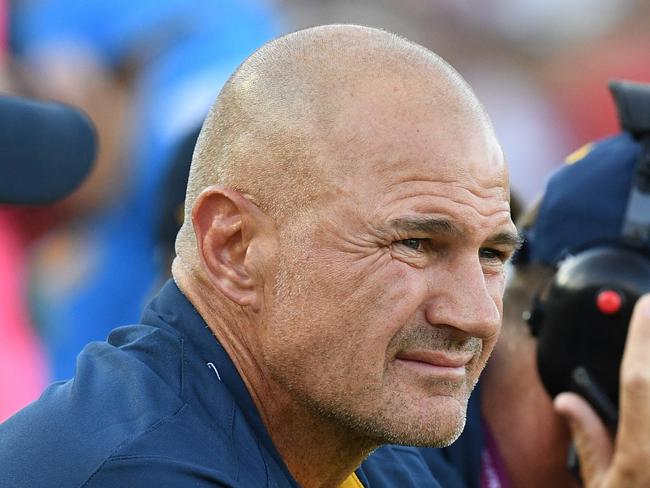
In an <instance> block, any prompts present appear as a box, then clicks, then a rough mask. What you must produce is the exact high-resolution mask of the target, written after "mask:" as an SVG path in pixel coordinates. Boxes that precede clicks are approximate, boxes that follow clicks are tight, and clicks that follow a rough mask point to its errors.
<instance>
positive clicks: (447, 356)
mask: <svg viewBox="0 0 650 488" xmlns="http://www.w3.org/2000/svg"><path fill="white" fill-rule="evenodd" d="M473 357H474V353H473V352H450V351H424V350H421V351H403V352H400V353H399V354H397V355H396V356H395V359H396V360H397V361H400V362H404V363H406V364H410V365H411V366H415V367H420V368H425V369H426V370H428V371H429V372H431V373H440V374H453V375H458V374H462V375H464V374H465V366H466V365H467V363H469V362H470V361H471V360H472V358H473Z"/></svg>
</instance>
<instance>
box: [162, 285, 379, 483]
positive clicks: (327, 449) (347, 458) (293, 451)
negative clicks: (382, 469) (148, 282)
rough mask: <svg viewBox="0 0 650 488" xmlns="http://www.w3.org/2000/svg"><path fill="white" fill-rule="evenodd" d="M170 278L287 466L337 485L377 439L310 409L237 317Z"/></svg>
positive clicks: (303, 477) (307, 478)
mask: <svg viewBox="0 0 650 488" xmlns="http://www.w3.org/2000/svg"><path fill="white" fill-rule="evenodd" d="M174 278H175V280H176V283H177V284H178V286H179V287H180V288H181V290H182V291H183V293H184V294H185V295H186V296H187V298H188V299H189V300H190V301H191V302H192V304H193V305H194V307H195V308H196V309H197V310H198V312H199V313H200V314H201V316H202V317H203V319H204V320H205V321H206V323H207V324H208V326H209V327H210V329H211V330H212V332H213V334H214V335H215V336H216V337H217V338H218V339H219V342H220V343H221V345H222V346H223V348H224V350H225V351H226V352H227V353H228V356H229V357H230V360H231V361H232V362H233V364H234V365H235V367H236V369H237V371H238V372H239V375H240V376H241V379H242V381H243V382H244V384H245V385H246V388H247V390H248V392H249V394H250V396H251V398H252V400H253V403H254V404H255V407H256V408H257V411H258V413H259V414H260V417H261V419H262V421H263V423H264V425H265V426H266V428H267V430H268V432H269V434H270V436H271V439H272V440H273V444H274V445H275V447H276V449H277V450H278V452H279V454H280V456H281V457H282V459H283V461H284V462H285V464H286V466H287V468H288V469H289V472H290V473H291V474H292V476H293V477H294V478H295V479H296V481H297V482H298V484H300V486H302V487H304V488H320V487H333V486H339V485H340V484H341V483H343V481H344V480H345V479H346V478H347V477H348V476H349V475H350V474H351V473H352V472H353V471H354V470H355V469H356V468H357V467H358V466H359V465H360V464H361V462H362V461H363V459H364V458H365V456H367V455H368V454H369V453H370V452H371V451H372V449H374V448H376V447H377V445H375V444H373V445H369V443H368V442H367V441H365V440H363V439H360V438H358V437H355V436H350V435H349V434H348V432H347V431H346V430H345V429H343V428H342V427H341V426H340V425H339V424H338V423H336V422H334V421H331V420H329V419H327V418H324V417H323V416H321V415H318V414H316V413H315V412H314V411H313V410H312V409H310V408H308V407H307V405H306V404H305V403H304V402H302V401H299V400H297V399H296V398H295V395H293V394H292V393H291V392H290V391H289V390H288V389H287V388H285V387H283V386H281V385H279V384H278V383H277V382H275V381H274V380H273V379H272V378H271V376H270V375H269V374H268V371H267V370H266V368H265V367H264V365H263V364H262V363H261V362H260V360H261V359H262V357H263V355H262V354H261V352H260V348H259V345H258V343H257V339H256V338H255V337H254V336H252V337H251V334H247V333H246V330H247V329H248V330H250V327H248V328H247V327H246V325H245V324H243V323H242V321H241V320H235V319H234V318H231V319H229V318H228V316H229V314H228V313H222V312H223V311H221V310H215V305H214V304H215V300H214V298H212V299H210V300H208V299H207V298H206V296H205V293H203V292H202V290H200V289H198V286H197V285H196V284H195V283H193V282H192V280H190V279H187V277H186V276H182V275H180V276H179V275H176V274H175V276H174Z"/></svg>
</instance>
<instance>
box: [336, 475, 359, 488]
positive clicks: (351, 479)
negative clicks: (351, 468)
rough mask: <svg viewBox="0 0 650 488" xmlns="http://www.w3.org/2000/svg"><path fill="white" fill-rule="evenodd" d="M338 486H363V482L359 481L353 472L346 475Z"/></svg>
mask: <svg viewBox="0 0 650 488" xmlns="http://www.w3.org/2000/svg"><path fill="white" fill-rule="evenodd" d="M339 488H364V487H363V484H361V481H359V478H357V475H356V474H355V473H352V474H351V475H350V476H348V477H347V478H346V479H345V481H344V482H343V483H341V485H340V486H339Z"/></svg>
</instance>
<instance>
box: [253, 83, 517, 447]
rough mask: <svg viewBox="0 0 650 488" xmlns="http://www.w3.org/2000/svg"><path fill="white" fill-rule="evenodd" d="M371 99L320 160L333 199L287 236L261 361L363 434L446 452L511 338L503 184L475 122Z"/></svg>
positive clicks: (349, 109)
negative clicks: (505, 310) (329, 166)
mask: <svg viewBox="0 0 650 488" xmlns="http://www.w3.org/2000/svg"><path fill="white" fill-rule="evenodd" d="M386 83H387V82H386ZM387 89H390V87H375V91H377V90H378V91H380V92H382V93H383V92H385V90H387ZM372 93H373V90H367V91H366V92H365V94H361V93H357V94H353V95H356V96H352V97H351V99H350V100H349V103H346V104H345V105H344V106H346V109H345V110H343V112H342V113H341V114H340V123H339V124H337V127H338V128H339V130H340V134H334V135H333V136H332V141H333V143H332V146H331V147H332V149H331V150H328V149H324V154H323V157H326V158H331V157H336V158H338V162H339V163H340V167H339V168H338V169H336V170H334V171H333V174H334V175H335V176H334V184H333V185H332V188H333V189H332V191H330V192H329V194H328V196H327V197H323V198H322V199H321V201H320V202H319V203H318V205H317V206H316V210H314V211H310V210H307V211H305V212H300V213H299V214H298V216H297V217H295V218H290V219H288V220H287V222H285V223H282V224H281V231H280V234H281V256H280V259H279V273H278V277H277V280H276V287H275V294H274V295H275V296H274V300H273V305H272V312H271V314H272V316H271V321H270V324H269V334H268V336H269V337H268V341H267V344H266V350H265V360H266V363H267V364H268V365H269V368H270V370H271V372H272V374H273V376H274V378H275V379H276V381H278V382H279V383H281V384H283V385H284V386H285V387H286V388H287V389H288V390H289V391H290V392H291V394H292V395H293V396H294V397H295V398H296V399H297V400H298V401H300V402H302V403H304V404H305V405H307V406H308V407H309V408H310V409H311V410H312V411H313V412H315V413H317V414H318V415H320V416H324V417H327V418H329V419H330V420H332V421H334V422H337V423H339V424H340V425H341V426H343V427H344V428H345V429H347V430H348V431H350V432H352V433H354V434H356V435H358V436H359V437H365V438H369V439H372V440H373V441H376V442H377V443H378V444H379V443H406V444H414V445H433V446H438V445H446V444H448V443H450V442H451V441H453V440H454V439H455V438H456V437H457V435H458V434H460V431H461V430H462V428H463V426H464V419H465V410H466V404H467V399H468V396H469V394H470V392H471V390H472V388H473V387H474V385H475V383H476V381H477V379H478V376H479V374H480V372H481V370H482V369H483V366H484V365H485V362H486V360H487V358H488V356H489V354H490V352H491V351H492V348H493V346H494V343H495V341H496V339H497V335H498V332H499V328H500V321H501V313H502V304H501V297H502V293H503V286H504V274H503V264H504V261H505V260H506V259H507V257H508V256H509V255H510V254H511V252H512V250H513V247H514V244H515V242H516V233H515V229H514V226H513V225H512V222H511V220H510V214H509V206H508V201H507V198H508V193H507V175H506V171H505V168H504V164H503V161H502V155H501V152H500V149H499V147H498V145H497V143H496V141H495V140H494V138H493V135H492V133H491V131H490V130H488V129H486V128H485V127H484V126H483V125H482V124H481V123H479V122H477V121H476V119H474V118H473V117H471V116H469V115H458V114H454V115H453V116H451V117H449V118H448V120H442V121H441V120H440V115H439V114H438V115H436V114H435V112H434V111H432V110H431V109H430V108H429V106H428V105H427V104H426V103H423V102H422V101H421V100H420V101H418V100H414V99H412V98H408V97H407V98H406V99H400V98H401V97H400V96H399V94H398V96H396V97H394V98H391V99H390V100H383V99H382V98H381V97H380V98H372ZM365 98H368V99H367V100H366V99H365ZM333 155H335V156H333Z"/></svg>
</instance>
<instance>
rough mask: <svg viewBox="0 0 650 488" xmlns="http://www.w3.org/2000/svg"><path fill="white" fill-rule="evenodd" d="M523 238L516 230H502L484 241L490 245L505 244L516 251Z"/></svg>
mask: <svg viewBox="0 0 650 488" xmlns="http://www.w3.org/2000/svg"><path fill="white" fill-rule="evenodd" d="M523 242H524V239H523V237H521V235H519V234H518V233H517V232H511V231H504V232H499V233H498V234H495V235H493V236H490V237H488V238H487V239H486V241H485V243H486V244H489V245H491V246H507V247H509V248H512V250H513V251H516V250H517V249H519V248H520V247H521V245H522V244H523Z"/></svg>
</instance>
